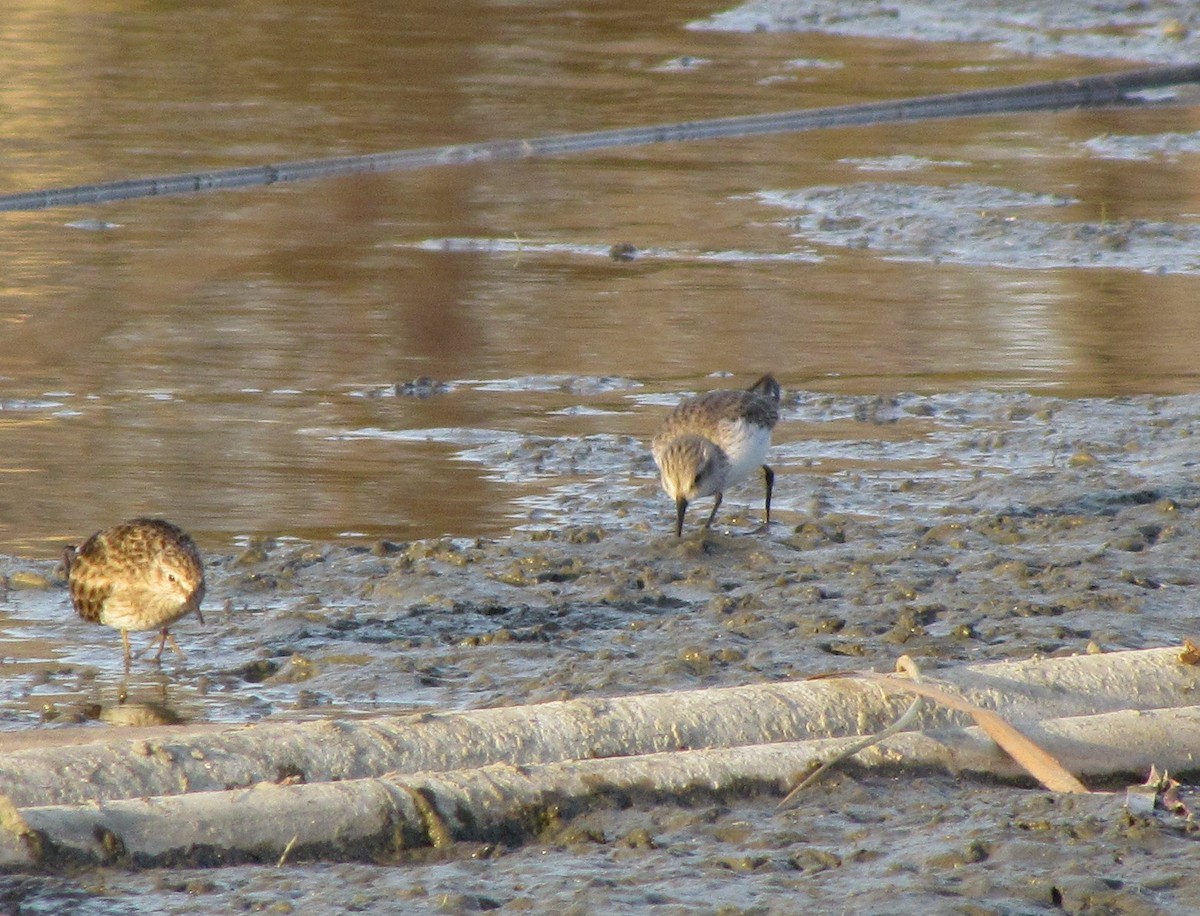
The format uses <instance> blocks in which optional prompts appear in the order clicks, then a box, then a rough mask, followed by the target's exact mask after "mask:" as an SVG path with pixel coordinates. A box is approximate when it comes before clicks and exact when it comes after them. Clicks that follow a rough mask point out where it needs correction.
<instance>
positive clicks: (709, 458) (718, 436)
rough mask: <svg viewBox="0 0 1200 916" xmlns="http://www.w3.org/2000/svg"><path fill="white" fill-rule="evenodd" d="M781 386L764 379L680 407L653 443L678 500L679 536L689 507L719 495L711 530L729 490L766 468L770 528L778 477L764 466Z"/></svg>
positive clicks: (671, 492) (665, 485) (670, 492)
mask: <svg viewBox="0 0 1200 916" xmlns="http://www.w3.org/2000/svg"><path fill="white" fill-rule="evenodd" d="M780 394H781V392H780V389H779V383H778V382H777V381H775V378H774V377H773V376H772V375H771V374H770V373H768V374H766V375H764V376H763V377H762V378H760V379H759V380H758V381H757V382H755V383H754V384H753V385H751V386H750V387H749V389H747V390H746V391H728V390H719V391H710V392H708V393H707V394H702V395H700V396H698V397H694V398H689V399H688V400H686V401H684V402H683V403H681V404H680V405H679V406H677V407H676V408H675V409H674V410H673V411H671V414H670V416H668V417H667V419H666V420H665V421H664V422H663V425H662V428H661V429H660V430H659V431H658V434H657V435H656V436H655V437H654V441H653V443H651V447H650V448H651V451H652V452H653V453H654V460H655V462H656V463H657V464H658V469H659V471H660V473H661V474H662V487H663V489H664V490H666V491H667V495H668V496H670V497H671V498H672V499H673V500H675V535H676V537H679V536H680V535H682V534H683V515H684V513H685V512H686V511H687V507H688V503H690V502H691V501H693V500H695V499H699V498H700V497H702V496H716V502H715V503H714V504H713V508H712V513H711V514H710V515H709V516H708V521H707V522H705V523H704V527H706V528H707V527H709V526H711V525H712V522H713V519H714V518H715V517H716V515H717V509H719V508H720V507H721V498H722V495H723V493H724V491H725V489H726V487H729V486H731V485H732V484H735V483H737V482H738V481H739V480H743V479H744V478H745V477H746V476H747V475H748V474H749V473H750V472H751V471H753V470H754V469H755V468H757V467H761V468H762V471H763V481H764V482H765V483H766V487H767V499H766V523H767V524H768V525H769V524H770V523H771V489H772V487H773V486H774V485H775V472H774V471H772V470H771V469H770V468H769V467H767V465H766V464H765V463H764V459H765V458H766V456H767V448H768V447H769V446H770V444H771V430H772V428H774V426H775V424H776V422H778V420H779V398H780Z"/></svg>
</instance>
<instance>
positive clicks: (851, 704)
mask: <svg viewBox="0 0 1200 916" xmlns="http://www.w3.org/2000/svg"><path fill="white" fill-rule="evenodd" d="M929 677H930V678H932V679H934V680H935V681H940V682H942V683H945V684H947V685H949V686H950V688H951V689H955V690H957V691H958V692H959V693H961V694H962V695H963V696H964V697H965V698H966V699H968V700H969V701H970V702H972V703H975V704H976V705H979V706H983V707H984V708H988V709H994V710H997V711H999V712H1001V713H1002V714H1003V715H1004V716H1006V717H1007V718H1008V719H1010V720H1011V721H1013V722H1015V723H1017V724H1020V723H1022V722H1027V721H1038V720H1041V719H1043V718H1054V717H1063V716H1075V715H1087V714H1091V713H1095V712H1103V711H1109V710H1115V709H1122V708H1141V709H1148V708H1155V707H1166V706H1177V705H1184V704H1186V703H1189V702H1191V699H1192V698H1193V697H1194V696H1195V695H1196V690H1197V687H1198V685H1200V669H1197V668H1195V667H1192V666H1189V665H1184V664H1181V663H1180V661H1179V650H1178V649H1157V650H1147V651H1139V652H1118V653H1111V654H1106V655H1082V656H1073V657H1069V658H1061V659H1041V660H1027V661H1021V662H1002V663H992V664H983V665H974V666H963V667H958V668H952V669H947V670H945V671H933V672H930V673H929ZM907 703H908V699H907V698H905V697H897V696H887V695H885V694H884V693H883V692H882V691H880V690H879V688H877V687H875V686H873V685H870V684H866V683H860V682H855V681H849V680H840V681H839V680H813V681H795V682H786V683H775V684H763V685H755V686H749V687H732V688H720V689H710V690H698V691H684V692H678V693H667V694H650V695H639V696H629V697H617V698H611V699H577V700H568V701H562V702H553V703H544V704H538V705H531V706H518V707H508V708H501V709H485V710H474V711H470V712H459V713H439V714H420V715H412V716H388V717H379V718H375V719H367V720H357V721H356V720H343V721H322V722H304V723H275V724H261V725H254V726H237V727H230V728H226V729H218V730H214V729H213V727H211V726H207V727H204V728H202V729H201V730H199V731H196V732H189V730H188V729H187V727H186V726H182V727H181V726H167V727H163V728H160V729H154V730H150V731H146V732H143V733H142V737H139V738H136V739H132V740H130V739H127V738H124V737H122V736H119V735H112V736H111V737H108V738H107V740H104V741H99V742H96V743H92V744H83V745H72V746H65V747H42V748H36V749H34V748H25V749H21V750H15V751H11V752H7V753H6V752H4V738H3V737H0V794H4V795H7V796H8V797H9V798H10V799H11V800H12V802H13V804H15V805H16V806H18V807H29V806H35V805H52V804H66V803H74V802H81V801H85V800H95V801H99V800H104V799H118V798H135V797H140V796H167V795H174V794H182V793H188V792H197V791H220V790H225V789H229V788H233V787H239V786H249V785H254V784H256V783H260V782H275V781H279V780H281V779H284V778H295V779H301V780H303V781H306V782H309V783H315V782H326V781H331V780H344V779H361V778H369V777H372V776H379V775H382V774H384V773H387V772H390V771H393V770H395V771H402V772H409V773H412V772H423V771H441V770H456V769H463V768H469V767H479V766H485V765H487V764H490V763H511V764H519V765H525V764H536V763H548V762H553V761H559V760H572V759H587V758H603V757H613V756H624V755H635V754H649V753H654V752H658V751H675V750H681V749H692V748H715V747H738V746H744V745H752V744H763V743H768V742H780V741H797V740H805V739H812V738H819V737H830V736H841V735H859V734H866V733H870V732H873V731H877V730H879V729H881V728H882V727H884V726H885V725H887V724H888V723H889V722H890V721H892V720H893V719H895V718H896V717H897V716H898V715H899V714H900V712H901V710H902V709H903V708H904V706H905V705H906V704H907ZM965 722H966V718H965V717H964V716H962V715H961V714H958V713H951V712H948V711H946V710H941V709H937V708H935V707H932V706H930V708H929V709H927V710H925V711H923V712H922V714H921V717H920V718H919V719H918V721H917V722H916V723H915V725H914V727H915V728H925V729H928V728H936V727H940V726H945V725H947V724H963V723H965ZM50 737H53V733H51V735H50Z"/></svg>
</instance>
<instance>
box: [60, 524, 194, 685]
mask: <svg viewBox="0 0 1200 916" xmlns="http://www.w3.org/2000/svg"><path fill="white" fill-rule="evenodd" d="M63 563H64V565H65V566H66V570H67V583H68V584H69V586H70V588H71V601H72V602H73V603H74V605H75V610H76V611H78V612H79V616H80V617H82V618H83V619H84V620H89V621H91V622H92V623H103V624H106V625H107V626H110V627H115V628H116V629H118V630H120V631H121V641H122V642H123V643H124V645H125V667H126V669H128V668H129V661H130V657H131V656H130V652H129V631H130V630H153V629H158V628H161V630H162V632H161V634H160V635H159V637H158V654H157V655H155V656H154V658H155V660H156V661H158V660H161V659H162V654H163V649H165V648H166V645H167V640H170V642H171V647H172V648H173V649H174V650H175V651H176V652H178V653H179V654H180V655H183V650H181V649H180V648H179V644H178V643H176V642H175V637H174V636H172V635H171V634H170V633H169V632H168V631H167V628H168V627H169V626H170V625H171V624H173V623H174V622H175V621H177V620H179V619H180V618H181V617H184V616H185V615H187V614H190V613H192V612H193V611H195V613H196V616H197V617H199V618H200V622H201V623H204V617H203V615H201V613H200V602H201V600H202V599H203V598H204V566H203V564H202V562H201V560H200V551H199V550H197V549H196V544H195V542H194V541H193V540H192V539H191V538H190V537H189V536H188V535H187V534H186V533H185V532H184V531H183V530H182V529H180V528H178V527H176V526H175V525H172V524H171V523H170V522H167V521H163V520H162V519H157V518H135V519H134V520H133V521H131V522H125V523H123V524H120V525H114V526H113V527H111V528H105V529H104V530H103V531H97V532H96V533H95V534H93V535H92V536H91V537H90V538H88V539H87V540H86V541H85V542H84V544H83V546H82V547H80V548H79V549H78V550H76V549H75V548H74V547H68V548H67V549H66V552H65V555H64V557H63ZM153 645H154V643H153V642H151V643H150V646H153ZM150 646H147V647H146V649H149V648H150ZM143 651H146V650H145V649H144V650H143ZM139 654H141V653H139Z"/></svg>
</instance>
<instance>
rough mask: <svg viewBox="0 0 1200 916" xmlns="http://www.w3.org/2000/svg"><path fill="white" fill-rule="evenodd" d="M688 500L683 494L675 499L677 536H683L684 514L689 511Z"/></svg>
mask: <svg viewBox="0 0 1200 916" xmlns="http://www.w3.org/2000/svg"><path fill="white" fill-rule="evenodd" d="M687 507H688V502H687V500H686V499H684V498H683V497H682V496H681V497H679V499H677V500H675V537H677V538H681V537H683V514H684V513H685V512H687Z"/></svg>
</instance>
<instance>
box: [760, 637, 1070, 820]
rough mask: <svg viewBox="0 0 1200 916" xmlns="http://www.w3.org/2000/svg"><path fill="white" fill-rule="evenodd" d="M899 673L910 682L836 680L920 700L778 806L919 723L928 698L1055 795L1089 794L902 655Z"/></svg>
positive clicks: (874, 677) (990, 715)
mask: <svg viewBox="0 0 1200 916" xmlns="http://www.w3.org/2000/svg"><path fill="white" fill-rule="evenodd" d="M896 672H897V673H898V674H901V675H903V676H904V677H905V678H908V679H909V680H907V681H905V680H899V679H897V678H894V677H890V676H888V675H882V674H878V673H876V672H874V671H866V672H861V673H846V674H838V675H835V676H836V677H860V678H863V679H865V680H869V681H871V682H872V683H875V684H878V685H879V686H880V687H882V688H883V689H884V690H886V691H889V692H897V691H899V692H908V693H915V694H917V698H916V699H915V700H913V702H912V705H911V706H909V707H908V709H907V710H906V711H905V713H904V715H902V716H901V717H900V718H899V719H897V720H896V721H895V722H893V723H892V724H891V725H889V726H888V727H887V728H885V729H883V730H882V731H881V732H879V733H878V734H875V735H870V736H868V737H866V738H864V739H862V740H861V741H858V742H856V743H855V744H852V745H851V746H850V747H848V748H845V749H844V750H842V751H841V752H839V753H838V754H837V755H836V756H834V757H831V758H830V759H829V760H826V761H825V762H824V763H823V764H821V765H820V766H819V767H817V769H816V770H814V771H813V772H812V773H810V774H808V776H806V777H805V778H804V779H803V780H802V781H801V782H800V784H799V785H797V786H796V788H794V789H792V791H791V792H789V793H788V794H787V795H786V796H785V797H784V799H783V801H781V802H780V803H779V807H780V808H788V807H790V806H791V805H792V803H793V802H794V801H795V800H796V799H797V798H798V797H799V795H800V793H801V792H802V791H803V790H804V789H806V788H808V787H809V786H810V785H812V784H813V783H814V782H816V780H817V779H818V778H820V776H821V774H822V773H824V772H825V771H826V770H828V769H829V768H830V767H831V766H834V765H835V764H837V763H840V762H841V761H842V760H845V759H846V758H848V757H852V756H853V755H854V754H856V753H858V752H859V751H861V750H865V749H866V748H868V747H871V746H872V745H874V744H878V743H879V742H880V741H882V740H883V739H884V738H888V737H890V736H892V735H894V734H896V733H897V732H900V731H904V730H905V729H907V728H908V726H909V725H910V724H911V723H912V722H913V721H914V720H915V719H916V717H917V711H918V710H919V709H920V707H921V698H922V697H925V698H928V699H931V700H935V701H936V702H938V703H941V704H942V705H943V706H945V707H947V708H948V709H956V710H958V711H959V712H965V713H967V714H968V715H970V716H971V718H972V719H974V720H975V723H976V724H977V725H978V726H979V727H980V728H982V729H983V730H984V731H985V732H986V733H987V735H988V737H990V738H991V739H992V740H993V741H995V742H996V744H998V745H999V746H1000V747H1002V748H1003V749H1004V750H1005V751H1006V752H1007V753H1008V755H1009V756H1010V757H1012V759H1013V760H1015V761H1016V762H1017V763H1018V764H1020V765H1021V766H1022V767H1023V768H1024V769H1025V771H1026V772H1028V773H1029V774H1030V775H1031V776H1033V777H1035V778H1036V779H1037V780H1038V781H1039V782H1040V783H1041V784H1042V785H1044V786H1045V787H1046V788H1047V789H1050V790H1051V791H1052V792H1065V793H1086V792H1087V791H1088V790H1087V787H1086V786H1084V785H1083V783H1081V782H1080V781H1079V780H1078V779H1076V778H1075V777H1074V776H1072V775H1071V774H1070V773H1069V772H1068V771H1067V770H1066V769H1065V768H1064V767H1063V766H1062V764H1060V763H1059V762H1058V761H1057V760H1055V759H1054V757H1053V756H1052V755H1050V754H1048V753H1046V751H1044V750H1043V749H1042V748H1040V747H1038V746H1037V745H1036V744H1034V743H1033V742H1032V741H1030V740H1029V739H1028V738H1027V737H1025V736H1024V735H1022V734H1021V733H1020V732H1019V731H1017V729H1015V728H1013V726H1012V725H1010V724H1009V723H1008V722H1007V721H1005V720H1004V719H1002V718H1001V717H1000V716H998V715H996V713H994V712H992V711H991V710H987V709H981V708H980V707H978V706H975V705H974V704H972V703H968V702H967V701H965V700H963V699H962V697H958V696H955V695H954V694H953V693H949V692H947V691H945V690H942V689H939V688H937V687H934V686H932V685H930V684H926V683H924V682H923V681H922V677H921V670H920V668H919V667H918V666H917V663H916V662H915V661H913V660H912V659H911V658H910V657H909V656H907V655H902V656H900V658H899V659H897V661H896Z"/></svg>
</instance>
